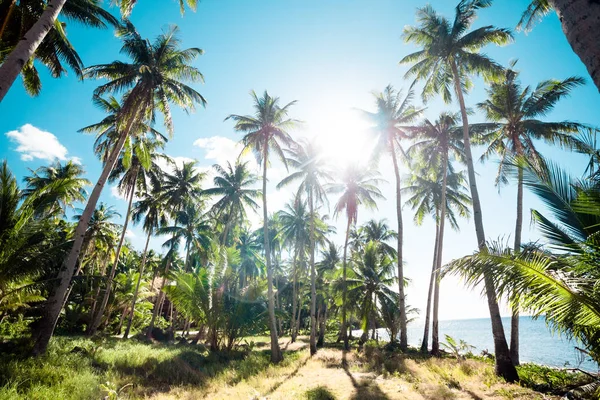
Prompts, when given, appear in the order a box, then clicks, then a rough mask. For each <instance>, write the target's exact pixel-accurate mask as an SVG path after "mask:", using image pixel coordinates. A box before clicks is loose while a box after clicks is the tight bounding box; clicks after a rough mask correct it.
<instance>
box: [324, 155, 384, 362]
mask: <svg viewBox="0 0 600 400" xmlns="http://www.w3.org/2000/svg"><path fill="white" fill-rule="evenodd" d="M378 175H379V174H378V173H377V172H376V171H374V170H373V169H371V168H367V167H364V166H359V165H357V164H352V165H349V166H347V167H346V168H345V169H344V170H343V171H342V172H341V174H340V177H339V183H333V184H332V185H330V186H329V188H328V191H329V192H331V193H341V195H340V198H339V200H338V201H337V203H336V204H335V207H334V216H338V215H339V214H340V213H342V212H345V214H346V219H347V225H346V239H345V240H344V255H343V257H342V285H343V286H342V328H341V331H342V336H343V339H344V348H345V349H346V350H348V349H349V346H348V332H347V323H346V322H347V321H346V314H347V304H346V297H347V291H348V288H347V282H346V278H347V261H348V260H347V255H348V239H349V237H350V230H351V228H352V226H353V225H354V224H356V221H357V219H358V209H359V206H361V205H362V206H365V207H367V208H377V203H376V200H377V199H384V197H383V195H382V194H381V192H380V191H379V188H378V187H377V185H378V184H379V183H380V182H381V180H380V179H378Z"/></svg>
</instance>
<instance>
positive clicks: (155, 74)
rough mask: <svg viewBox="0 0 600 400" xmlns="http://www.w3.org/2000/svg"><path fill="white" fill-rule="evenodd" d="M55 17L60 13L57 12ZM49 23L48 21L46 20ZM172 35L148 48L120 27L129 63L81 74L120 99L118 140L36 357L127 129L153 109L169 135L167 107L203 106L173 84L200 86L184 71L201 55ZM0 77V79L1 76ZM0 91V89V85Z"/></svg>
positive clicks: (47, 315)
mask: <svg viewBox="0 0 600 400" xmlns="http://www.w3.org/2000/svg"><path fill="white" fill-rule="evenodd" d="M63 4H64V3H63ZM61 6H62V5H61ZM47 10H48V8H47ZM58 11H60V8H59V9H58ZM58 11H56V12H58ZM44 14H46V11H44ZM53 19H54V18H51V20H53ZM38 22H39V21H38ZM176 34H177V28H175V27H173V28H171V29H170V30H169V31H167V32H165V33H163V34H161V35H159V36H158V38H157V39H156V40H155V41H154V43H151V42H149V41H147V40H144V39H143V38H142V37H141V36H140V35H139V34H138V33H137V32H136V30H135V28H134V27H133V26H132V25H131V24H130V23H126V25H124V26H123V27H122V29H120V31H119V35H120V37H121V38H122V39H123V41H124V44H123V47H122V51H123V52H125V53H127V54H129V55H130V57H131V58H132V62H130V63H127V62H120V61H116V62H113V63H110V64H104V65H96V66H92V67H89V68H87V69H86V71H85V75H86V77H90V78H107V79H109V80H110V81H109V82H108V83H105V84H103V85H101V86H99V87H98V88H97V89H96V90H95V94H96V95H98V96H100V95H102V94H104V93H109V92H125V93H126V95H125V98H124V102H123V106H122V110H121V113H120V116H119V119H120V121H119V124H118V126H119V133H120V136H119V139H118V141H117V142H116V143H115V146H114V149H113V151H112V153H111V154H110V156H109V157H108V159H107V161H106V162H105V164H104V167H103V170H102V174H101V175H100V178H99V180H98V183H97V184H96V186H95V187H94V190H93V191H92V194H91V196H90V198H89V199H88V203H87V205H86V207H85V210H84V212H83V214H82V218H81V219H80V220H79V222H78V224H77V228H76V230H75V235H74V242H73V247H72V248H71V251H70V253H69V255H68V257H66V259H65V261H64V265H63V268H62V269H61V272H60V273H59V276H58V279H57V280H58V282H59V283H58V286H57V288H56V290H55V291H54V293H53V295H52V296H51V297H50V298H49V299H48V304H47V306H46V307H45V311H44V316H43V318H42V320H41V321H40V325H39V329H38V331H37V338H36V345H35V349H34V352H35V353H36V354H41V353H44V352H45V351H46V348H47V346H48V342H49V340H50V338H51V337H52V333H53V332H54V327H55V325H56V322H57V320H58V317H59V315H60V310H61V304H62V302H63V301H64V297H65V294H66V293H67V290H68V287H69V283H70V280H71V277H72V276H73V272H74V270H75V265H76V263H77V259H78V258H79V253H80V252H81V246H82V244H83V236H84V233H85V230H86V228H87V225H88V223H89V219H90V217H91V215H92V213H93V210H94V208H95V206H96V203H97V201H98V198H99V197H100V193H101V192H102V189H103V188H104V185H105V183H106V180H107V179H108V177H109V175H110V173H111V171H112V169H113V166H114V165H115V162H116V160H117V158H118V156H119V154H120V152H121V149H122V148H123V145H124V144H125V141H126V140H127V138H128V136H129V134H130V133H131V132H132V130H131V129H132V127H135V124H136V123H137V121H140V120H146V119H148V118H149V117H151V116H152V115H154V111H155V109H159V110H160V111H161V112H162V113H163V116H164V118H163V119H164V123H165V126H166V127H167V130H168V131H169V132H172V127H173V125H172V119H171V112H170V106H169V102H170V101H173V102H175V103H176V104H178V105H180V106H181V107H183V108H184V109H186V110H189V109H192V110H193V109H194V105H195V103H200V104H202V105H204V104H205V100H204V98H203V97H202V95H200V93H198V92H197V91H196V90H194V89H192V88H191V87H189V86H187V85H185V84H183V83H182V82H180V81H179V80H180V79H186V80H191V81H198V80H202V74H201V73H200V72H199V71H198V70H197V69H196V68H194V67H192V66H191V65H189V64H190V63H191V61H193V60H194V59H195V58H196V57H197V56H198V55H200V54H202V51H201V50H200V49H197V48H191V49H185V50H180V49H179V45H180V42H179V40H178V39H177V36H176ZM7 62H8V61H7ZM5 65H6V63H5V64H3V65H2V67H0V69H1V68H4V66H5ZM0 77H2V73H1V72H0ZM0 86H2V84H1V83H0Z"/></svg>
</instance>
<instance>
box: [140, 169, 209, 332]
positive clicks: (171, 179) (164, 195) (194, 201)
mask: <svg viewBox="0 0 600 400" xmlns="http://www.w3.org/2000/svg"><path fill="white" fill-rule="evenodd" d="M195 166H196V162H195V161H190V162H184V163H183V164H182V165H181V167H180V166H177V165H174V168H173V171H172V172H166V173H164V175H163V179H162V182H161V194H160V195H159V201H160V202H161V203H162V204H163V207H164V208H165V210H166V212H167V213H169V214H170V215H171V218H172V219H173V220H174V227H172V228H174V230H176V229H177V226H178V224H179V222H180V220H179V219H178V217H179V216H180V214H181V213H182V212H183V211H185V210H186V209H188V208H193V207H198V208H202V207H203V204H202V200H203V192H202V187H201V184H202V181H203V180H204V178H205V177H206V174H205V173H202V172H199V171H197V170H196V168H195ZM171 233H172V234H173V236H172V238H171V240H167V241H166V242H165V243H164V244H163V247H167V248H169V251H168V253H167V255H166V256H165V263H166V264H165V270H164V279H163V281H162V285H161V288H160V291H159V293H158V296H157V298H156V302H155V303H154V310H153V312H152V319H151V321H150V326H149V327H148V330H147V332H146V335H147V337H148V338H151V337H152V330H153V328H154V321H155V320H156V317H157V316H158V313H159V311H160V309H161V307H162V303H163V300H164V296H163V294H164V293H163V288H164V286H165V284H166V283H167V280H168V276H169V270H170V268H171V264H172V263H173V261H174V259H176V253H177V250H178V247H179V240H175V239H174V237H175V233H176V231H175V232H171ZM188 249H189V247H188ZM187 261H188V257H186V265H185V268H187Z"/></svg>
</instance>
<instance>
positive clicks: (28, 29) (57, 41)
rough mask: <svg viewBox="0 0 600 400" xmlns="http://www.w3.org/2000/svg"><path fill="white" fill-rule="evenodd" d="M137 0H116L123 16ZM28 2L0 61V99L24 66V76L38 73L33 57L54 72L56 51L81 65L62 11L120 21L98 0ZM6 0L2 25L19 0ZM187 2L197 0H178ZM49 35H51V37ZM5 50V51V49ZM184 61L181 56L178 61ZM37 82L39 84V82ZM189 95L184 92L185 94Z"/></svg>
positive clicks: (101, 21)
mask: <svg viewBox="0 0 600 400" xmlns="http://www.w3.org/2000/svg"><path fill="white" fill-rule="evenodd" d="M136 2H137V0H119V1H116V3H117V4H118V5H119V7H120V9H121V14H122V16H123V17H127V16H129V14H130V13H131V9H132V8H133V6H134V5H135V3H136ZM23 3H24V2H23V1H21V2H20V4H23ZM26 3H28V4H27V7H23V10H27V12H28V14H27V17H28V18H27V20H26V21H27V24H26V25H25V24H22V25H21V26H19V28H18V38H17V39H16V40H15V41H14V44H13V45H12V46H10V47H9V50H8V51H6V53H7V55H6V56H5V57H3V58H2V59H0V62H1V63H2V65H0V102H2V99H4V96H6V93H8V90H9V89H10V87H11V86H12V84H13V82H14V81H15V79H17V76H18V75H19V73H21V71H22V70H23V69H24V67H25V66H27V68H26V70H25V74H26V75H28V77H27V78H26V79H25V80H26V81H27V80H28V79H31V76H34V74H35V75H37V72H36V71H35V68H34V67H33V58H34V57H39V58H41V60H42V61H43V62H45V63H48V64H50V66H51V67H52V68H51V70H52V72H53V73H54V74H57V70H56V69H55V68H56V66H57V65H60V64H56V60H52V61H51V60H50V59H49V58H51V56H52V55H54V54H56V55H58V56H59V57H64V58H65V59H66V61H67V63H68V64H69V65H70V66H71V67H72V68H73V69H75V71H76V72H77V71H78V69H77V68H80V67H81V66H82V63H81V60H79V57H78V56H77V53H75V52H74V50H73V48H72V47H71V46H70V43H69V42H68V41H67V40H66V37H65V32H64V24H62V23H61V22H59V21H58V20H57V18H58V16H59V14H61V13H62V14H64V15H65V17H67V18H68V19H71V20H73V21H78V22H80V23H81V22H83V23H85V24H86V25H89V26H94V27H104V26H106V24H105V22H108V23H110V24H111V25H115V26H116V25H117V24H118V22H117V20H116V19H115V18H114V17H113V16H112V15H111V14H110V13H109V12H107V11H104V10H103V9H102V8H101V7H100V6H99V1H98V0H69V1H67V0H47V2H44V1H40V0H32V1H27V2H26ZM5 4H7V5H8V8H9V9H8V10H6V14H5V13H2V14H0V15H6V17H5V20H4V21H3V23H2V26H3V27H5V25H6V23H7V22H8V18H9V17H10V16H11V15H12V14H13V11H14V8H15V6H16V1H11V2H10V3H8V2H5ZM185 4H187V5H188V6H189V7H190V8H192V9H195V8H196V4H197V0H179V8H180V10H181V13H182V14H183V12H184V10H185V8H184V6H185ZM32 6H33V7H32ZM32 10H35V13H32V14H29V12H31V11H32ZM2 30H3V29H2ZM48 35H50V36H49V37H48ZM1 39H2V35H0V40H1ZM48 39H50V40H48ZM2 47H4V46H2ZM2 50H4V49H2ZM4 52H5V51H2V53H4ZM181 61H182V60H179V62H181ZM60 72H62V71H60ZM58 75H60V73H58ZM34 82H37V81H34ZM37 84H38V85H39V82H37ZM38 90H39V88H38ZM171 94H172V93H171ZM188 95H189V94H184V97H187V96H188ZM163 100H166V99H163Z"/></svg>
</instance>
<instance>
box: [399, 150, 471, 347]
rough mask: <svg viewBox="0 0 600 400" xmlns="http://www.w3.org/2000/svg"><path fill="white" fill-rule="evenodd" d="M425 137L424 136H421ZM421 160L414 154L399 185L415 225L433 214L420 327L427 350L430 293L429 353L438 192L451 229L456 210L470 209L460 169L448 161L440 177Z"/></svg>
mask: <svg viewBox="0 0 600 400" xmlns="http://www.w3.org/2000/svg"><path fill="white" fill-rule="evenodd" d="M425 140H426V139H425ZM422 164H423V160H422V159H421V160H417V159H416V158H415V164H414V166H413V175H412V176H411V178H410V185H409V186H407V187H405V188H403V190H404V191H405V192H408V193H409V194H410V195H411V196H410V197H409V198H408V200H407V201H406V203H405V205H408V206H410V207H411V209H412V210H413V211H414V212H415V216H414V221H415V223H416V224H417V225H421V224H422V223H423V220H424V218H425V217H426V216H427V215H431V216H433V218H434V220H435V242H434V243H435V245H434V248H433V263H432V266H431V275H430V279H429V290H428V292H427V308H426V312H425V329H424V331H423V340H422V342H421V351H422V352H424V353H425V352H427V350H428V344H429V326H430V315H431V305H432V297H433V335H432V336H433V340H432V342H433V343H432V353H433V354H436V355H439V349H440V347H439V330H438V307H439V285H440V269H439V266H440V265H441V264H440V262H441V261H440V257H438V254H441V253H438V252H439V251H440V246H439V241H440V232H441V231H440V225H441V217H440V214H441V212H440V211H441V209H442V204H443V203H442V196H444V197H445V203H446V207H445V209H446V210H445V213H444V214H445V219H446V220H447V221H448V222H449V223H450V226H451V227H452V228H453V229H454V230H458V229H459V226H458V220H457V214H458V216H460V217H465V218H468V217H469V216H470V215H471V213H470V210H469V206H470V203H471V198H470V197H469V195H468V194H467V193H466V192H467V190H468V189H467V188H466V186H464V183H465V179H464V174H463V173H462V172H459V173H457V172H454V170H453V168H452V164H448V166H447V167H446V168H445V169H446V170H447V176H446V178H445V179H444V177H443V175H442V174H441V173H440V169H443V168H439V167H437V168H431V165H430V164H428V163H427V162H425V163H424V164H425V165H426V167H423V165H422Z"/></svg>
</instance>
